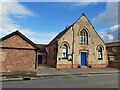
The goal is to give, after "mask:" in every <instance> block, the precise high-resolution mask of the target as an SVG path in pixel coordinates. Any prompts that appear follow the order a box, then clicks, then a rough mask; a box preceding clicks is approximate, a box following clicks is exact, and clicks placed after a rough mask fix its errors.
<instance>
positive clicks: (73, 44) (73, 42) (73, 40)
mask: <svg viewBox="0 0 120 90" xmlns="http://www.w3.org/2000/svg"><path fill="white" fill-rule="evenodd" d="M72 31H73V43H72V68H73V54H74V29H73V26H72Z"/></svg>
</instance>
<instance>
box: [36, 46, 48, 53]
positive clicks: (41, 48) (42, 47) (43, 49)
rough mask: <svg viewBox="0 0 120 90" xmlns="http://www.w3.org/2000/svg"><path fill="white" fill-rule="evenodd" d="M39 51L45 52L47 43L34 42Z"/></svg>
mask: <svg viewBox="0 0 120 90" xmlns="http://www.w3.org/2000/svg"><path fill="white" fill-rule="evenodd" d="M36 46H37V47H38V51H39V52H46V48H47V45H46V44H36Z"/></svg>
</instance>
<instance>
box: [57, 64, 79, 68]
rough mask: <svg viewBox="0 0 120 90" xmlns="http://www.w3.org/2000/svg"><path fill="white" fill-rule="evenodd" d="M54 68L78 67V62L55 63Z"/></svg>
mask: <svg viewBox="0 0 120 90" xmlns="http://www.w3.org/2000/svg"><path fill="white" fill-rule="evenodd" d="M56 68H80V65H79V64H73V65H72V64H57V66H56Z"/></svg>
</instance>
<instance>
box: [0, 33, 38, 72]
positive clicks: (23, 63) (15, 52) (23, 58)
mask: <svg viewBox="0 0 120 90" xmlns="http://www.w3.org/2000/svg"><path fill="white" fill-rule="evenodd" d="M0 44H2V46H0V47H9V48H11V49H2V52H0V56H1V57H2V60H0V64H2V67H1V68H0V70H1V71H2V72H8V71H22V70H23V71H24V70H34V69H35V62H36V51H35V50H30V49H35V47H33V46H32V45H31V44H30V43H28V42H27V41H25V40H24V39H23V38H21V37H20V36H19V35H14V36H11V37H9V38H7V39H6V40H4V41H1V42H0ZM12 48H15V49H12ZM20 48H23V49H20ZM28 48H29V50H28Z"/></svg>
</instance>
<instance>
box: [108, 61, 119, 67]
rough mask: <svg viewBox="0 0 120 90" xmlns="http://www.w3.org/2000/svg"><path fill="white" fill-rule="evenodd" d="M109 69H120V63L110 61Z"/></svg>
mask: <svg viewBox="0 0 120 90" xmlns="http://www.w3.org/2000/svg"><path fill="white" fill-rule="evenodd" d="M109 67H112V68H120V61H109Z"/></svg>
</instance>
